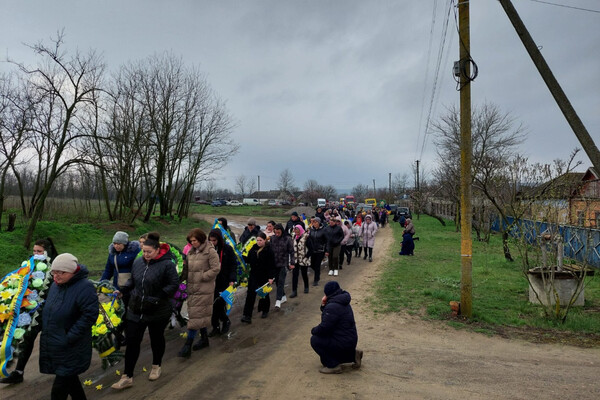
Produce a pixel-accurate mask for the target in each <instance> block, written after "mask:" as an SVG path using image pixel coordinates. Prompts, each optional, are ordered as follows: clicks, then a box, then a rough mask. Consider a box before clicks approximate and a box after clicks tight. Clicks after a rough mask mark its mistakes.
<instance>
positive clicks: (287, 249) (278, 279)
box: [270, 224, 296, 309]
mask: <svg viewBox="0 0 600 400" xmlns="http://www.w3.org/2000/svg"><path fill="white" fill-rule="evenodd" d="M273 230H274V231H275V235H273V236H271V239H270V240H271V249H272V250H273V254H275V267H276V268H277V274H276V275H275V283H276V284H277V297H276V301H275V308H276V309H279V308H281V305H282V304H283V303H285V302H286V301H287V297H286V296H285V291H284V286H285V277H286V276H287V271H288V270H293V269H294V268H295V266H296V261H295V259H294V241H293V240H292V237H291V236H290V235H288V234H286V233H283V225H281V224H277V225H275V228H274V229H273Z"/></svg>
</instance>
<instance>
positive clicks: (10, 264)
mask: <svg viewBox="0 0 600 400" xmlns="http://www.w3.org/2000/svg"><path fill="white" fill-rule="evenodd" d="M211 226H212V221H207V222H205V221H201V222H197V221H196V220H193V219H191V218H190V219H184V220H182V221H181V222H179V221H166V220H159V219H152V220H151V221H150V222H148V223H141V222H137V221H136V222H135V223H134V224H131V225H129V224H123V223H102V224H88V223H79V224H77V223H70V222H47V221H40V222H39V223H38V224H37V227H36V231H35V235H34V238H35V239H34V241H35V240H36V239H39V238H45V237H51V238H52V240H53V241H54V244H55V245H56V248H57V250H58V252H59V253H72V254H74V255H75V256H76V257H77V258H78V259H79V262H81V263H82V264H85V265H86V266H87V267H88V268H89V269H90V272H91V278H93V279H95V278H98V277H99V276H100V275H101V274H102V271H103V270H104V265H105V264H106V259H107V257H108V246H109V245H110V243H111V242H112V238H113V235H114V233H115V232H116V231H125V232H127V233H129V239H130V240H137V238H138V237H139V236H140V235H141V234H143V233H146V232H150V231H158V232H159V233H160V234H161V240H162V241H166V242H169V243H173V244H175V245H176V246H179V247H181V248H183V246H185V244H186V236H187V234H188V232H189V231H190V230H191V229H192V228H196V227H199V228H201V229H204V230H205V231H208V230H209V229H210V227H211ZM26 228H27V227H26V225H24V224H22V225H18V226H17V227H16V229H15V230H14V231H13V232H0V254H2V264H1V265H0V277H2V276H4V275H5V274H7V273H8V272H10V271H12V270H13V269H15V268H17V267H18V266H19V265H20V264H21V262H22V261H23V260H25V259H26V258H27V257H28V256H30V255H31V251H30V250H28V249H25V248H24V247H23V242H24V240H25V230H26ZM32 247H33V245H32Z"/></svg>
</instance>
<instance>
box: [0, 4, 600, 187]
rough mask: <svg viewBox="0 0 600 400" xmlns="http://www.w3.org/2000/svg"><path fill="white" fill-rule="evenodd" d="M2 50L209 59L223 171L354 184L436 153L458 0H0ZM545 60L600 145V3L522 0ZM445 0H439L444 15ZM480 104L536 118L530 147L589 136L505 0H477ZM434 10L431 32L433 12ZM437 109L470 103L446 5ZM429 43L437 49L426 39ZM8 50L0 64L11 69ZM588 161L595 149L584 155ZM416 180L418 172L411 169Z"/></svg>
mask: <svg viewBox="0 0 600 400" xmlns="http://www.w3.org/2000/svg"><path fill="white" fill-rule="evenodd" d="M550 1H552V2H555V3H561V4H563V5H570V6H575V7H580V8H587V9H592V10H598V11H600V1H599V0H550ZM0 4H1V6H2V13H1V16H0V58H1V59H2V60H4V59H6V57H10V58H12V59H15V60H19V61H25V62H32V61H33V60H34V58H33V53H32V52H31V50H29V49H28V48H27V47H25V46H24V45H23V44H24V43H30V44H31V43H35V42H37V41H39V40H47V39H48V38H50V37H51V36H55V35H56V32H57V30H61V29H63V28H64V31H65V34H66V38H65V42H66V48H67V49H69V50H74V49H79V50H88V49H95V50H97V51H99V52H100V53H102V54H103V57H104V60H105V62H106V64H107V66H108V68H109V69H110V70H116V69H118V68H119V67H120V66H121V65H122V64H124V63H127V62H128V61H135V60H139V59H143V58H145V57H147V56H149V55H152V54H153V53H155V52H159V53H161V52H164V51H169V52H172V53H173V54H175V55H181V56H182V58H183V60H184V61H185V63H186V64H187V65H189V66H197V67H198V68H199V69H200V70H201V71H202V72H203V73H205V74H206V77H207V80H208V82H209V83H210V85H211V86H212V88H213V89H214V90H215V91H216V92H217V93H218V95H219V96H220V98H221V99H223V100H224V101H226V103H227V108H228V110H229V112H230V113H231V115H232V116H233V118H234V121H235V122H236V128H235V131H234V132H233V137H234V139H235V140H236V141H237V142H238V143H239V144H240V151H239V153H238V154H237V155H236V156H235V157H234V158H232V159H231V160H230V162H229V163H228V164H227V166H226V167H225V168H224V169H223V170H221V171H220V172H218V175H216V176H215V178H216V179H217V184H218V186H219V187H222V188H229V189H234V186H235V185H234V180H235V177H237V176H239V175H241V174H244V175H246V176H248V177H252V178H253V179H256V177H257V176H259V175H260V182H261V189H263V190H268V189H275V187H276V181H277V179H278V177H279V174H280V173H281V171H282V170H284V169H285V168H288V169H289V170H290V171H291V172H292V175H293V177H294V179H295V184H296V185H297V186H299V187H302V186H303V185H304V183H305V182H306V181H307V180H308V179H316V180H317V181H319V182H320V183H322V184H332V185H334V186H335V187H336V188H338V189H350V188H352V187H353V186H355V185H356V184H358V183H363V184H367V185H369V186H372V184H373V183H372V182H373V179H375V180H376V186H377V187H383V186H387V184H388V173H392V175H395V174H402V173H409V174H412V172H411V165H414V163H415V160H417V159H420V160H421V162H422V165H423V166H424V168H425V169H426V170H430V169H432V168H433V167H434V165H435V162H436V155H435V147H434V144H433V141H432V140H431V135H428V136H427V139H426V140H425V141H424V136H425V125H426V118H427V115H428V113H429V104H430V100H431V97H432V87H433V82H434V80H435V69H436V60H437V58H438V53H439V51H440V47H441V37H442V30H443V25H444V22H445V20H446V16H447V14H448V9H449V7H448V5H449V2H448V0H439V1H433V0H419V1H415V0H412V1H409V0H394V1H376V0H371V1H368V0H357V1H350V0H337V1H326V0H319V1H317V0H314V1H299V0H295V1H292V0H269V1H266V0H264V1H263V0H260V1H259V0H256V1H253V0H239V1H228V0H219V1H208V0H189V1H176V0H171V1H151V0H143V1H142V0H126V1H123V0H118V1H117V0H104V1H98V0H96V1H84V0H69V1H65V0H59V1H47V0H35V1H33V0H28V1H12V0H11V1H9V0H0ZM513 4H514V5H515V7H516V8H517V11H518V12H519V14H520V15H521V18H522V19H523V21H524V22H525V24H526V25H527V27H528V29H529V31H530V33H531V35H532V36H533V38H534V40H535V41H536V43H537V44H538V45H539V46H540V47H541V49H542V53H543V55H544V57H545V58H546V61H547V62H548V64H549V65H550V67H551V68H552V70H553V72H554V74H555V76H556V78H557V79H558V81H559V82H560V84H561V85H562V87H563V89H564V91H565V92H566V93H567V95H568V96H569V98H570V101H571V103H572V104H573V106H574V107H575V109H576V111H577V112H578V114H579V116H580V118H581V119H582V121H583V123H584V125H585V126H586V127H587V129H588V131H589V133H590V134H591V136H592V138H593V139H594V141H595V142H596V145H597V146H600V13H598V12H590V11H580V10H575V9H570V8H565V7H556V6H552V5H548V4H542V3H539V2H534V1H531V0H513ZM434 5H437V7H436V10H435V13H434ZM470 11H471V55H472V57H473V59H474V60H475V62H476V63H477V65H478V67H479V76H478V77H477V79H476V80H475V81H474V82H473V84H472V98H473V106H474V107H475V106H477V105H478V104H481V103H482V102H484V101H487V102H491V103H494V104H496V105H498V106H499V107H500V109H501V110H502V111H504V112H510V113H512V115H513V116H514V117H515V118H517V120H518V121H520V122H522V123H523V124H524V125H525V126H526V127H527V132H528V137H527V140H526V141H525V143H524V144H523V146H522V149H521V151H523V152H524V153H525V154H526V155H528V156H529V157H530V158H531V159H533V160H535V161H548V162H549V161H551V160H553V159H555V158H567V157H568V155H569V153H570V152H571V151H572V150H573V149H574V148H575V147H578V146H579V143H578V141H577V139H576V137H575V135H574V134H573V132H572V130H571V129H570V127H569V125H568V124H567V122H566V121H565V119H564V117H563V116H562V114H561V112H560V110H559V108H558V107H557V105H556V103H555V102H554V100H553V98H552V96H551V95H550V92H549V91H548V89H547V88H546V86H545V84H544V82H543V81H542V79H541V77H540V76H539V73H538V72H537V70H536V69H535V67H534V65H533V63H532V61H531V59H530V58H529V56H528V54H527V52H526V51H525V49H524V47H523V45H522V43H521V41H520V40H519V38H518V36H517V34H516V33H515V31H514V28H513V27H512V25H511V24H510V21H509V20H508V18H507V16H506V14H505V13H504V11H503V9H502V7H501V6H500V4H499V3H498V1H496V0H481V1H477V2H471V6H470ZM434 15H435V24H434V25H433V35H432V34H431V32H432V19H433V16H434ZM446 40H447V42H446V45H445V47H444V53H443V57H442V64H441V66H440V74H439V76H438V78H437V86H436V87H437V95H436V96H435V99H434V100H435V101H434V103H433V112H432V118H434V119H435V118H436V117H437V116H438V115H439V114H440V113H442V112H443V111H444V109H445V107H447V106H450V105H454V104H456V105H458V101H459V92H457V91H456V89H455V85H456V84H455V82H454V80H453V78H452V74H451V70H452V64H453V61H455V60H457V59H458V36H457V32H456V25H455V21H454V12H453V11H451V12H450V20H449V25H448V30H447V38H446ZM430 42H431V47H430ZM7 68H8V66H7V65H6V63H0V71H5V70H7ZM581 160H582V161H583V162H584V165H585V166H586V167H587V166H590V162H589V159H588V158H587V157H586V156H585V155H582V157H581ZM411 182H412V178H411Z"/></svg>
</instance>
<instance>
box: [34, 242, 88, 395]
mask: <svg viewBox="0 0 600 400" xmlns="http://www.w3.org/2000/svg"><path fill="white" fill-rule="evenodd" d="M51 271H52V275H53V279H54V283H53V284H52V286H50V290H49V291H48V297H47V298H46V302H45V305H44V310H43V312H42V336H41V339H40V372H42V373H44V374H55V375H56V378H55V379H54V384H53V385H52V394H51V398H52V400H59V399H61V400H62V399H66V398H67V397H68V396H69V395H70V396H71V398H72V399H78V400H80V399H85V398H86V396H85V393H84V391H83V387H82V386H81V382H80V381H79V376H78V375H79V374H81V373H83V372H85V371H87V369H88V368H89V366H90V362H91V360H92V326H93V325H94V323H95V322H96V319H98V307H99V306H98V296H97V295H96V289H95V288H94V285H93V284H92V283H91V282H90V281H89V280H88V279H87V277H88V270H87V268H86V267H85V266H83V265H80V264H78V261H77V258H75V256H73V255H72V254H69V253H64V254H61V255H59V256H57V257H56V258H55V259H54V261H53V262H52V270H51Z"/></svg>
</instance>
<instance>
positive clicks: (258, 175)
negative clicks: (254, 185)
mask: <svg viewBox="0 0 600 400" xmlns="http://www.w3.org/2000/svg"><path fill="white" fill-rule="evenodd" d="M258 191H259V192H260V175H258Z"/></svg>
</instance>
